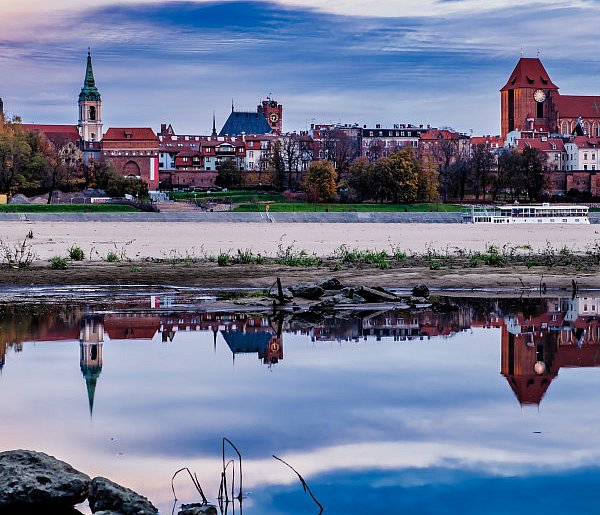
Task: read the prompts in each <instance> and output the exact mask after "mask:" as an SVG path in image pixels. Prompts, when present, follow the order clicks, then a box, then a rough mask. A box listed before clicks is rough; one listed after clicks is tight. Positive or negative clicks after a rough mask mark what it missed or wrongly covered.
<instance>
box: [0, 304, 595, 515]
mask: <svg viewBox="0 0 600 515" xmlns="http://www.w3.org/2000/svg"><path fill="white" fill-rule="evenodd" d="M599 306H600V304H599V300H598V299H596V298H592V297H584V296H581V297H578V298H575V299H563V298H547V299H469V298H440V299H439V302H436V303H434V304H433V305H432V306H430V307H427V308H424V309H418V310H412V311H411V310H388V311H360V310H359V311H345V312H344V311H341V312H332V313H330V314H327V315H326V316H320V315H318V314H315V313H296V314H294V315H293V316H292V315H289V316H285V317H273V316H272V315H271V314H270V313H269V312H260V311H258V310H253V309H251V308H248V307H244V308H240V309H237V308H236V307H235V306H233V305H230V306H229V307H227V306H224V305H220V306H219V309H218V310H216V311H213V310H211V307H210V305H208V304H206V305H202V306H193V305H189V304H187V305H185V306H181V302H179V300H178V299H177V297H176V296H175V297H169V298H168V299H166V300H165V299H160V298H157V297H153V298H149V297H148V298H140V297H135V298H132V299H128V300H122V301H121V302H120V303H118V304H115V303H113V302H112V301H109V300H106V301H102V300H95V301H93V302H92V301H89V302H69V304H68V305H64V304H60V303H58V304H52V303H50V304H47V303H37V304H28V303H25V304H11V305H8V304H7V305H3V306H1V307H0V364H1V366H2V367H3V368H4V370H3V376H2V378H0V392H2V394H3V395H0V409H1V410H2V412H3V413H5V415H6V418H5V420H4V426H3V439H2V444H1V445H2V447H5V448H7V447H16V446H30V447H31V446H33V447H38V448H41V449H42V450H47V451H49V452H54V453H58V454H60V455H61V456H63V457H64V458H66V459H68V458H69V453H71V455H72V456H78V455H80V454H81V453H83V452H88V453H90V454H89V457H87V458H82V459H83V460H84V461H86V463H87V466H86V463H84V464H83V465H81V468H84V469H86V471H89V472H90V473H92V474H94V470H93V467H95V466H97V467H98V469H97V470H96V471H95V473H97V474H105V475H109V476H110V475H111V474H114V476H115V477H114V478H115V479H116V480H119V479H120V480H121V481H122V482H124V483H126V484H128V485H129V486H132V487H136V485H139V488H140V489H142V490H143V491H144V492H145V493H147V495H149V496H150V497H151V498H153V499H157V501H156V502H157V503H159V504H160V503H161V502H164V504H163V507H164V506H167V502H166V501H169V499H168V496H169V493H170V485H169V482H168V480H169V478H170V474H172V473H173V472H174V471H175V470H177V469H178V468H180V467H181V466H184V465H185V466H187V465H189V466H193V464H192V461H193V462H194V463H195V464H198V463H200V464H201V465H198V467H201V468H202V469H203V470H208V471H210V470H218V467H219V456H218V454H217V453H215V452H212V451H210V449H211V448H213V447H214V448H215V449H216V448H217V446H218V442H220V439H221V437H222V436H224V435H228V436H231V438H232V441H234V442H235V443H236V445H238V446H239V448H240V450H241V451H242V452H243V454H244V459H245V470H247V474H248V475H249V476H250V478H249V479H248V481H246V477H245V478H244V485H246V484H248V485H249V486H248V488H251V489H252V491H253V495H252V497H251V499H250V500H249V501H248V505H247V506H245V509H246V510H247V515H256V514H259V513H260V514H270V513H282V512H286V513H310V512H311V511H310V503H309V502H306V500H305V499H299V500H297V501H291V500H290V499H291V498H292V497H293V495H294V493H295V492H297V490H298V488H295V487H298V485H297V483H296V482H295V481H296V479H295V478H293V477H292V476H289V477H288V476H284V475H283V473H282V471H281V469H279V468H277V466H275V465H273V464H272V463H270V462H269V459H270V456H271V454H277V455H280V456H283V457H284V458H285V459H286V461H287V462H289V463H291V464H293V465H294V466H295V467H296V468H297V469H298V470H299V471H300V472H302V474H303V476H304V477H305V478H306V480H307V481H308V482H309V484H310V485H311V488H312V489H313V490H314V491H315V493H316V495H317V497H319V499H320V500H321V501H323V502H324V504H325V506H326V511H327V512H330V513H335V512H336V511H335V507H334V504H335V503H336V500H335V495H336V490H335V489H333V488H332V487H331V483H332V482H334V483H336V482H337V484H338V485H342V484H345V485H347V486H348V490H352V491H356V490H357V488H356V485H357V484H361V485H363V488H365V489H367V490H368V489H369V488H371V489H373V491H375V490H377V489H381V488H383V486H382V485H384V486H385V489H386V491H388V492H390V497H394V496H398V495H399V494H400V491H401V492H402V495H413V494H409V493H407V492H409V491H410V492H413V491H414V490H411V489H414V485H415V484H426V483H431V484H433V483H436V482H437V483H440V482H441V483H444V484H450V483H452V484H454V483H453V482H455V481H457V479H456V478H457V477H464V478H465V484H467V483H468V484H471V483H473V478H478V480H482V481H483V479H482V478H489V477H503V476H505V475H507V474H509V475H511V476H512V477H518V476H519V475H520V474H523V475H525V474H530V473H531V470H532V469H533V470H536V467H541V468H543V469H544V472H548V471H550V470H552V471H554V472H556V471H565V470H569V469H570V468H573V467H583V466H590V465H591V464H593V462H594V460H596V458H598V457H600V441H599V439H598V437H597V436H596V435H595V433H594V432H593V431H592V429H593V428H594V427H595V426H596V425H597V424H598V423H600V420H599V419H598V417H597V416H596V415H595V413H596V412H597V410H595V409H594V407H595V406H596V404H597V403H596V404H595V401H594V400H593V399H591V398H589V396H588V397H582V395H581V393H582V392H585V391H586V390H588V391H589V390H590V389H593V388H594V385H598V384H599V383H600V380H599V379H597V378H595V377H593V376H590V375H589V374H586V371H585V370H577V371H574V375H571V374H564V375H563V374H561V379H560V381H558V376H559V371H562V370H565V369H573V368H582V369H584V368H589V367H594V366H596V365H597V364H598V363H599V362H600V346H599V345H600V332H599V329H598V320H599V318H598V315H597V313H598V311H599ZM284 347H285V353H284ZM284 356H285V359H284ZM77 358H79V359H77ZM77 362H78V363H77ZM13 370H14V374H13V373H12V372H13ZM498 370H500V372H501V375H500V374H498ZM72 372H73V373H74V374H72ZM590 372H593V371H590ZM74 375H76V377H74ZM552 382H554V383H555V384H557V385H558V392H557V395H554V396H553V392H554V391H555V390H556V388H557V386H553V387H552V388H550V385H551V383H552ZM63 383H64V388H63V389H62V390H61V389H60V385H62V384H63ZM561 385H563V388H561ZM511 392H514V395H515V396H516V399H517V401H518V402H516V403H515V401H514V398H513V393H511ZM544 397H547V399H546V400H545V401H544V404H545V405H548V408H547V409H546V412H542V416H543V417H544V418H543V424H542V423H541V419H537V418H534V419H523V418H521V417H523V415H522V414H521V413H520V410H519V409H518V408H519V404H521V405H523V406H526V405H534V406H536V405H539V404H540V403H541V402H542V399H543V398H544ZM73 398H77V400H73ZM80 401H81V402H80ZM548 403H550V404H548ZM45 406H46V407H45ZM582 408H585V409H582ZM525 411H526V412H527V411H529V412H532V413H533V414H534V415H535V416H540V415H538V414H537V412H536V410H525ZM88 412H89V415H93V419H92V421H91V425H90V427H89V428H88V427H87V426H85V427H82V426H81V420H82V419H83V420H85V419H87V418H88ZM525 415H527V413H526V414H525ZM61 420H64V421H67V422H65V423H62V422H61ZM498 420H502V424H501V426H502V427H499V424H498ZM565 421H569V435H570V436H569V438H565V437H564V436H563V435H565V434H566V433H565V429H566V428H565V423H566V422H565ZM572 422H575V423H573V424H572V425H573V427H571V423H572ZM42 423H43V424H47V425H46V426H44V427H46V429H45V431H44V433H43V434H41V433H40V432H39V431H36V430H35V427H36V425H37V426H38V427H39V426H40V424H42ZM541 429H543V430H544V435H543V439H542V438H540V439H539V440H533V441H532V440H531V437H532V435H533V434H536V435H539V434H540V430H541ZM546 431H547V432H548V434H545V432H546ZM61 439H62V440H61ZM32 442H33V443H32ZM36 442H39V444H36ZM246 458H247V459H248V466H247V468H246ZM267 458H269V459H267ZM119 460H121V461H119ZM90 463H91V464H92V465H90ZM75 464H76V465H77V463H75ZM88 467H89V468H88ZM90 469H92V470H90ZM449 470H450V471H452V472H451V473H449V472H448V471H449ZM444 471H445V472H444ZM457 471H460V474H458V472H457ZM461 474H462V476H461ZM140 477H141V479H140ZM569 477H570V476H569ZM201 480H202V481H203V482H204V481H208V482H209V483H210V481H211V477H208V479H207V478H206V477H202V479H201ZM136 481H137V482H138V483H137V484H136ZM350 485H351V486H350ZM365 485H366V486H365ZM399 485H401V487H400V486H399ZM182 488H184V487H182ZM217 488H218V485H217V486H215V487H214V488H212V489H211V488H210V484H209V487H207V488H206V490H207V491H212V492H216V491H217ZM339 488H342V486H338V490H337V492H338V495H341V494H339V492H341V490H339ZM358 490H361V489H360V488H359V489H358ZM490 490H491V487H490ZM379 491H382V490H379ZM463 492H464V490H463ZM367 493H368V492H365V495H366V494H367ZM392 493H393V495H392ZM344 495H350V494H348V492H345V493H344ZM328 496H329V497H328ZM426 497H427V496H423V498H426ZM283 498H285V499H286V500H285V506H284V507H283V506H282V505H277V502H276V500H277V499H279V500H281V499H283ZM349 498H351V499H354V502H357V503H358V504H357V505H356V510H354V511H353V510H352V509H349V508H348V506H349V504H351V503H343V506H344V510H345V511H343V513H364V512H365V511H364V506H363V507H362V509H360V510H359V509H358V506H359V505H360V501H359V500H358V501H357V499H356V498H352V497H351V496H350V497H349ZM403 499H404V498H403ZM189 500H194V499H189ZM404 500H406V499H404ZM309 501H310V499H309ZM278 502H279V501H278ZM281 502H283V501H281ZM424 502H425V501H424ZM294 503H296V504H294ZM405 504H406V503H405ZM374 505H377V503H375V504H374ZM409 505H410V503H408V504H407V512H410V509H411V507H412V509H414V508H415V506H414V505H413V506H409ZM294 506H295V507H294ZM299 506H303V508H302V509H300V508H299ZM377 506H378V507H379V508H380V509H384V508H390V506H394V504H390V501H389V498H388V500H387V501H386V500H385V499H382V500H380V501H379V504H378V505H377ZM169 510H170V507H169ZM584 511H585V510H584ZM419 512H422V513H426V512H427V511H426V510H420V511H419ZM432 512H433V510H432ZM466 512H467V511H465V513H466ZM490 512H491V511H490ZM564 512H565V511H563V513H564ZM566 512H568V511H566ZM498 513H501V511H499V512H498Z"/></svg>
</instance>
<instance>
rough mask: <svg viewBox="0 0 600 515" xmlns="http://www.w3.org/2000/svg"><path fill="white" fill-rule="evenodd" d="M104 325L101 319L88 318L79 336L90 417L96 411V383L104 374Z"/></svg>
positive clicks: (80, 355)
mask: <svg viewBox="0 0 600 515" xmlns="http://www.w3.org/2000/svg"><path fill="white" fill-rule="evenodd" d="M103 343H104V324H103V322H102V319H101V318H100V317H86V318H85V320H84V324H83V327H82V329H81V333H80V336H79V350H80V353H79V365H80V367H81V373H82V374H83V377H84V378H85V384H86V387H87V394H88V403H89V406H90V416H91V415H92V412H93V410H94V395H95V393H96V382H97V381H98V377H100V372H102V345H103Z"/></svg>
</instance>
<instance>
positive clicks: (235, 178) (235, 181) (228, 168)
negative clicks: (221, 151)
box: [215, 159, 242, 188]
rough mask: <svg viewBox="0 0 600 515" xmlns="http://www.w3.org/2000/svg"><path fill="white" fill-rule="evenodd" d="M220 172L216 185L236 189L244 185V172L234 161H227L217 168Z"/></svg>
mask: <svg viewBox="0 0 600 515" xmlns="http://www.w3.org/2000/svg"><path fill="white" fill-rule="evenodd" d="M217 171H218V172H219V173H218V175H217V177H216V179H215V184H216V185H217V186H220V187H221V188H236V187H239V186H241V185H242V172H241V170H240V167H239V166H238V165H237V163H236V162H235V161H234V160H233V159H225V160H223V161H221V163H220V164H219V165H218V166H217Z"/></svg>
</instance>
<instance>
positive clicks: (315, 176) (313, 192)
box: [304, 161, 337, 202]
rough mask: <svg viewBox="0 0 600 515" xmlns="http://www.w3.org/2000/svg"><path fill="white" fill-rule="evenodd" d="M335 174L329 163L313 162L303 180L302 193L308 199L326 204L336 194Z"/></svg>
mask: <svg viewBox="0 0 600 515" xmlns="http://www.w3.org/2000/svg"><path fill="white" fill-rule="evenodd" d="M336 181H337V173H336V171H335V168H334V167H333V165H332V164H331V163H330V162H329V161H314V162H312V163H311V164H310V166H309V167H308V171H307V173H306V178H305V179H304V191H305V192H306V194H307V195H308V197H310V198H312V199H314V200H316V201H318V202H326V201H328V200H330V199H331V198H332V197H333V196H334V195H335V193H336Z"/></svg>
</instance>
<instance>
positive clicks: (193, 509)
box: [177, 504, 218, 515]
mask: <svg viewBox="0 0 600 515" xmlns="http://www.w3.org/2000/svg"><path fill="white" fill-rule="evenodd" d="M177 515H218V512H217V508H216V507H215V506H213V505H212V504H183V505H181V511H180V512H179V513H178V514H177Z"/></svg>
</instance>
